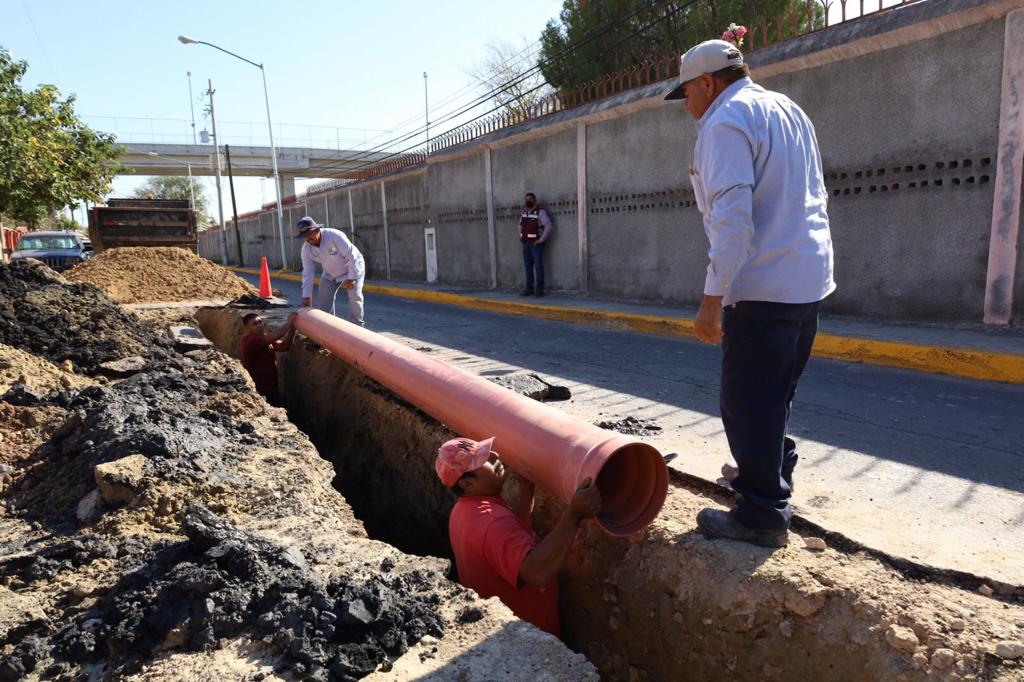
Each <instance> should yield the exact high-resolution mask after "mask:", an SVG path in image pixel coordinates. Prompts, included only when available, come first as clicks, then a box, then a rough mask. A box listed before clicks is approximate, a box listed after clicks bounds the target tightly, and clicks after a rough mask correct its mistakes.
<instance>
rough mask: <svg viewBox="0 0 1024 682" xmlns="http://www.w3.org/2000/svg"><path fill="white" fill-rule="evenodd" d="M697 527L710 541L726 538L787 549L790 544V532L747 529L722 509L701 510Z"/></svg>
mask: <svg viewBox="0 0 1024 682" xmlns="http://www.w3.org/2000/svg"><path fill="white" fill-rule="evenodd" d="M697 526H698V527H699V528H700V531H701V532H702V533H703V534H704V536H705V537H707V538H708V539H711V540H714V539H716V538H726V539H729V540H740V541H742V542H749V543H751V544H752V545H758V546H760V547H785V546H786V544H787V543H788V542H789V531H788V530H759V529H757V528H747V527H746V526H744V525H743V524H742V523H740V522H739V521H737V520H736V519H735V518H733V515H732V514H730V513H729V512H727V511H722V510H721V509H701V510H700V512H699V513H698V514H697Z"/></svg>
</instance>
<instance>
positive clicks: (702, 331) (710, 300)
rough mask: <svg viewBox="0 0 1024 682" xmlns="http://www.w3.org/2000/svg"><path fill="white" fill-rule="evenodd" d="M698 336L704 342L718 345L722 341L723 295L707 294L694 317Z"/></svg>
mask: <svg viewBox="0 0 1024 682" xmlns="http://www.w3.org/2000/svg"><path fill="white" fill-rule="evenodd" d="M693 329H694V331H695V332H697V338H698V339H700V340H701V341H703V342H704V343H708V344H711V345H712V346H717V345H718V344H720V343H721V342H722V297H721V296H705V297H704V300H703V301H702V302H701V304H700V310H698V311H697V317H695V318H694V319H693Z"/></svg>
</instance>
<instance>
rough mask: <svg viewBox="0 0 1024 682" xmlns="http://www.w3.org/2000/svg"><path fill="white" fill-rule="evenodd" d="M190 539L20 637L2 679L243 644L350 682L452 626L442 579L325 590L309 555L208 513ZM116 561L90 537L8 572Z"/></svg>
mask: <svg viewBox="0 0 1024 682" xmlns="http://www.w3.org/2000/svg"><path fill="white" fill-rule="evenodd" d="M182 530H183V532H184V534H185V535H186V537H187V541H185V542H170V543H160V544H157V545H154V546H153V547H151V548H150V553H151V554H150V556H147V557H146V558H147V559H148V560H147V561H146V564H145V565H144V566H141V567H140V570H136V571H133V572H131V573H128V574H126V575H124V576H123V577H122V578H121V579H120V580H119V581H118V583H117V584H115V585H114V586H113V587H112V589H111V590H110V592H109V593H108V594H107V595H105V596H103V597H102V598H101V599H99V600H98V601H97V602H96V604H95V605H94V606H92V608H90V609H88V610H87V611H84V612H80V613H79V614H78V615H77V617H76V618H75V619H74V620H73V621H72V622H71V623H69V624H67V625H65V626H64V627H63V628H62V629H60V630H59V631H58V632H57V633H56V634H54V635H52V636H51V638H50V639H49V640H47V639H45V638H44V637H42V636H38V635H37V636H34V637H33V636H26V637H24V638H23V639H22V641H21V643H20V644H19V645H18V646H17V647H15V649H14V651H13V653H12V655H10V656H9V657H8V658H7V659H6V660H5V661H4V662H3V663H0V678H2V679H16V678H19V677H20V676H22V675H24V674H25V673H26V672H32V671H33V670H34V669H35V667H36V665H37V663H38V662H39V661H40V660H43V659H44V658H47V657H52V658H53V659H55V661H56V662H55V663H54V664H52V665H50V666H49V667H48V668H47V669H46V674H47V675H60V674H67V673H68V672H70V671H71V670H72V669H73V665H78V666H81V665H82V664H83V663H97V662H104V663H106V669H107V670H109V671H110V672H112V673H113V674H115V675H121V674H125V673H132V672H135V671H137V670H138V669H139V668H140V667H141V663H142V662H143V661H145V660H146V659H147V658H149V657H151V656H152V655H153V654H154V653H157V652H159V651H161V650H165V649H173V648H177V647H183V648H186V649H189V650H192V651H204V650H210V649H214V648H216V647H217V643H218V642H219V641H220V640H221V639H224V638H235V637H238V636H240V635H245V636H246V637H248V638H251V639H258V640H261V641H262V642H263V643H264V644H266V645H267V647H268V650H269V651H272V652H274V653H276V654H279V655H280V657H281V661H282V667H284V668H287V669H288V670H290V672H292V673H293V674H294V675H296V676H298V677H302V678H303V679H311V680H326V679H334V680H351V679H358V678H360V677H363V676H365V675H367V674H369V673H371V672H373V670H375V669H376V668H377V666H378V665H379V664H380V663H381V662H382V661H384V660H385V659H387V658H388V656H397V655H400V654H402V653H405V651H406V650H407V649H408V647H409V645H410V644H412V643H415V642H416V641H418V640H419V639H420V638H422V637H423V636H424V635H427V634H429V635H431V636H434V637H441V636H443V634H444V627H445V625H446V623H445V621H444V619H443V618H441V616H440V615H439V614H438V613H437V609H436V606H435V605H433V604H431V603H430V601H429V600H430V598H431V597H433V598H434V599H435V600H436V595H435V593H434V590H436V588H437V583H438V581H439V580H443V578H442V577H441V576H438V575H436V574H433V575H432V574H429V573H424V572H419V573H414V574H410V575H407V576H402V575H392V574H390V573H389V572H388V571H389V569H390V566H388V565H385V567H384V569H385V570H384V571H383V572H382V573H380V574H378V575H375V576H372V577H371V578H369V579H368V580H353V579H350V578H347V577H343V576H338V577H335V578H333V579H331V580H329V581H324V580H322V579H320V578H319V576H316V575H315V574H313V573H312V572H311V571H310V569H309V568H308V566H307V565H306V561H305V559H304V558H303V556H302V553H301V552H299V551H297V550H294V549H286V548H283V547H281V546H280V545H277V544H276V543H273V542H269V541H267V540H265V539H263V538H259V537H257V536H254V535H252V534H251V533H246V532H244V531H241V530H239V529H238V528H236V527H234V526H233V525H231V524H229V523H227V522H226V521H224V520H223V519H220V518H218V517H217V516H216V515H215V514H213V513H212V512H210V511H209V510H208V509H206V508H204V507H202V506H200V505H192V506H190V507H189V508H188V510H187V512H186V514H185V518H184V522H183V524H182ZM116 555H117V550H116V549H115V547H114V546H113V545H112V544H111V543H109V542H107V541H105V540H103V539H97V538H87V539H86V540H84V541H78V542H72V543H64V545H62V546H58V547H56V548H53V549H51V550H50V551H49V552H48V553H47V555H46V556H45V557H44V556H40V555H36V556H34V557H32V559H31V560H27V559H26V560H23V561H21V562H9V563H8V565H7V566H6V567H5V568H6V569H7V571H8V572H9V573H13V574H14V575H15V576H16V578H15V579H16V580H20V581H22V582H27V581H30V580H32V579H39V578H41V577H47V576H51V574H54V573H55V572H56V571H57V570H59V569H60V567H62V565H63V564H67V563H74V562H76V561H77V562H79V563H83V562H86V561H90V560H96V559H100V558H113V557H116ZM385 563H386V562H385ZM12 564H13V565H12ZM392 565H393V562H392Z"/></svg>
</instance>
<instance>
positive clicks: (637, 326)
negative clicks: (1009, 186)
mask: <svg viewBox="0 0 1024 682" xmlns="http://www.w3.org/2000/svg"><path fill="white" fill-rule="evenodd" d="M228 269H229V270H232V271H234V272H241V273H245V274H250V275H259V274H260V272H259V270H257V269H254V268H238V267H229V268H228ZM274 276H275V277H278V278H280V279H287V280H291V281H295V282H298V281H301V280H302V277H301V275H297V274H294V273H289V272H275V273H274ZM317 281H319V280H317ZM364 291H366V292H368V293H374V294H382V295H385V296H393V297H396V298H405V299H412V300H417V301H425V302H428V303H441V304H446V305H456V306H461V307H463V308H475V309H478V310H488V311H491V312H499V313H506V314H510V315H525V316H529V317H540V318H543V319H547V320H559V321H562V322H573V323H576V324H586V325H591V326H597V327H603V328H605V329H615V330H619V331H630V332H636V333H639V334H654V335H657V336H674V337H680V338H696V335H695V334H694V330H693V321H692V320H688V319H685V318H666V317H658V316H656V315H641V314H637V313H623V312H616V311H605V310H594V309H592V308H577V307H570V306H564V305H555V304H547V303H535V302H532V301H531V302H519V301H503V300H496V299H492V298H485V297H482V296H474V295H472V294H456V293H452V292H448V291H430V290H425V289H411V288H406V287H394V286H387V285H382V284H367V285H365V287H364ZM813 355H815V356H816V357H822V358H830V359H833V360H844V361H847V362H863V363H867V364H872V365H883V366H886V367H899V368H902V369H912V370H917V371H922V372H934V373H936V374H948V375H951V376H958V377H965V378H968V379H981V380H983V381H1002V382H1006V383H1011V384H1024V354H1017V353H1001V352H996V351H986V350H979V349H973V348H956V347H947V346H928V345H923V344H915V343H906V342H903V341H882V340H878V339H867V338H862V337H853V336H839V335H836V334H829V333H827V332H821V333H819V334H818V336H817V339H816V340H815V342H814V350H813Z"/></svg>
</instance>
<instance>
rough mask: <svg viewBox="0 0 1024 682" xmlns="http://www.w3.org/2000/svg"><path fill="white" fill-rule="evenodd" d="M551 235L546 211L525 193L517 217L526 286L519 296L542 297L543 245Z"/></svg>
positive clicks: (534, 197) (549, 220)
mask: <svg viewBox="0 0 1024 682" xmlns="http://www.w3.org/2000/svg"><path fill="white" fill-rule="evenodd" d="M553 233H554V226H553V225H552V223H551V216H550V215H549V214H548V211H547V209H546V208H544V207H543V206H541V205H540V204H539V203H538V202H537V195H536V194H534V193H533V192H527V193H526V196H525V197H523V213H522V215H521V216H520V217H519V241H521V242H522V243H523V268H524V269H525V270H526V286H525V288H524V289H523V291H522V292H521V293H520V296H543V295H544V244H545V243H546V242H547V241H548V239H550V238H551V235H552V234H553ZM534 275H536V279H535V278H534Z"/></svg>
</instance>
